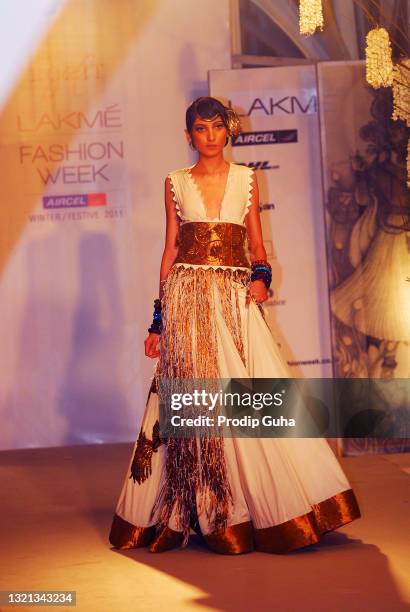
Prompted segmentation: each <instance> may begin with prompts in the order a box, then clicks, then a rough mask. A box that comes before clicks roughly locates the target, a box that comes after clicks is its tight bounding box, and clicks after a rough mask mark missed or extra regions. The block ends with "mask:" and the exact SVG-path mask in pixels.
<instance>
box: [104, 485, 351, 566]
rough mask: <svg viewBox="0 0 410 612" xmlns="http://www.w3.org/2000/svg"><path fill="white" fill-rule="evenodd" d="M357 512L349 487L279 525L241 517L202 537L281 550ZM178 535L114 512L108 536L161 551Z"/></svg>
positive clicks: (215, 546) (229, 546)
mask: <svg viewBox="0 0 410 612" xmlns="http://www.w3.org/2000/svg"><path fill="white" fill-rule="evenodd" d="M360 516H361V514H360V509H359V506H358V503H357V499H356V496H355V494H354V492H353V490H352V489H347V490H346V491H342V492H341V493H337V494H336V495H333V496H332V497H329V498H328V499H325V500H323V501H321V502H319V503H317V504H313V505H312V510H311V511H310V512H308V513H306V514H303V515H301V516H298V517H296V518H293V519H290V520H289V521H285V522H284V523H280V524H279V525H273V526H271V527H265V528H263V529H257V528H255V527H254V526H253V523H252V521H245V522H243V523H238V524H236V525H231V526H228V527H227V528H226V529H223V530H219V531H214V532H212V533H210V534H207V535H204V536H202V537H203V539H204V541H205V542H206V544H207V546H208V547H209V548H210V549H211V550H212V551H214V552H216V553H219V554H226V555H233V554H242V553H248V552H252V551H253V550H256V551H259V552H268V553H276V554H283V553H288V552H291V551H292V550H296V549H297V548H303V547H305V546H309V545H311V544H316V543H317V542H318V541H319V540H320V538H321V536H323V535H324V534H325V533H327V532H329V531H333V530H334V529H337V528H338V527H342V526H343V525H346V524H347V523H350V522H351V521H353V520H355V519H358V518H360ZM182 536H183V534H182V532H178V531H174V530H173V529H170V528H169V527H167V528H165V529H164V530H163V531H162V532H160V533H159V534H158V535H156V526H155V525H153V526H151V527H136V526H135V525H132V524H131V523H128V522H127V521H126V520H124V519H123V518H121V517H120V516H118V515H117V514H115V515H114V519H113V524H112V527H111V532H110V537H109V540H110V542H111V544H112V545H113V546H114V547H115V548H120V549H124V548H138V547H142V546H148V547H149V550H150V551H151V552H163V551H165V550H170V549H172V548H177V547H179V546H180V545H181V543H182V540H183V537H182Z"/></svg>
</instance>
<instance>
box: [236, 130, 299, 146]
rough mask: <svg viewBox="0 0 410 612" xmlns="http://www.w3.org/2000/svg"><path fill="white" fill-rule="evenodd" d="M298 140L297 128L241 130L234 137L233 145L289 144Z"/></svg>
mask: <svg viewBox="0 0 410 612" xmlns="http://www.w3.org/2000/svg"><path fill="white" fill-rule="evenodd" d="M294 142H298V131H297V130H268V131H258V132H241V133H240V134H239V135H238V136H233V137H232V146H233V147H245V146H254V145H267V144H288V143H294Z"/></svg>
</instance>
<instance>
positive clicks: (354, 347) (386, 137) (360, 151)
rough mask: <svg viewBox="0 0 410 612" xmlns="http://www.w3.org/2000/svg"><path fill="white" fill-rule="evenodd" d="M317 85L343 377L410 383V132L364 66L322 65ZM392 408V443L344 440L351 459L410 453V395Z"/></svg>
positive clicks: (336, 348)
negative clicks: (402, 427) (409, 434)
mask: <svg viewBox="0 0 410 612" xmlns="http://www.w3.org/2000/svg"><path fill="white" fill-rule="evenodd" d="M318 83H319V93H320V96H319V99H320V108H321V137H322V149H323V171H324V188H325V205H326V235H327V251H328V265H329V290H330V303H331V325H332V348H333V355H334V356H335V376H336V377H338V378H348V379H352V378H371V379H380V380H390V379H395V380H396V379H397V380H400V379H409V377H410V307H409V306H410V242H409V236H410V233H409V232H410V221H409V219H410V197H409V191H408V188H407V185H406V154H407V141H408V138H409V132H410V130H409V129H408V128H406V125H405V123H404V122H403V121H394V120H393V119H392V118H391V114H392V97H391V90H390V88H381V89H379V90H374V89H372V88H371V87H369V86H368V85H367V83H366V77H365V65H364V62H322V63H320V64H319V65H318ZM356 401H357V402H359V403H363V402H364V401H366V398H365V397H364V396H363V394H362V395H361V396H358V397H357V398H356ZM389 403H390V408H391V409H392V413H391V415H390V417H389V419H387V420H386V419H382V420H381V422H383V423H384V427H385V436H384V439H375V438H373V437H372V436H371V435H370V434H369V438H368V439H366V440H354V439H346V440H343V448H344V452H345V454H350V455H354V454H360V453H364V452H398V451H408V450H410V439H407V440H406V439H405V436H401V437H400V436H399V437H395V436H392V435H391V432H390V428H389V423H390V422H391V420H392V419H394V418H399V415H400V414H401V413H403V411H406V410H408V408H409V406H410V396H409V390H408V388H407V390H406V391H403V390H402V391H401V392H398V391H397V392H392V393H391V394H390V397H389ZM375 406H376V403H375ZM375 406H374V407H375Z"/></svg>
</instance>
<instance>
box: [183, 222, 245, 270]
mask: <svg viewBox="0 0 410 612" xmlns="http://www.w3.org/2000/svg"><path fill="white" fill-rule="evenodd" d="M245 240H246V227H245V226H243V225H238V224H237V223H221V222H218V221H190V222H188V223H183V224H182V225H181V226H180V229H179V250H178V254H177V257H176V259H175V262H174V263H187V264H199V265H201V264H206V265H210V266H233V267H238V268H250V264H249V261H248V259H247V257H246V254H245Z"/></svg>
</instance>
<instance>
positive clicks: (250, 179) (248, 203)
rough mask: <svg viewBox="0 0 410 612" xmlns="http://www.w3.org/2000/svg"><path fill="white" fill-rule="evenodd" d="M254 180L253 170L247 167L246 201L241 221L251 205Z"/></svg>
mask: <svg viewBox="0 0 410 612" xmlns="http://www.w3.org/2000/svg"><path fill="white" fill-rule="evenodd" d="M254 178H255V170H254V169H253V168H249V167H248V196H247V201H246V206H245V214H244V215H243V217H242V220H243V219H245V217H246V215H247V214H248V211H249V208H250V206H251V204H252V202H251V198H252V192H253V188H254V186H255V182H254Z"/></svg>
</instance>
